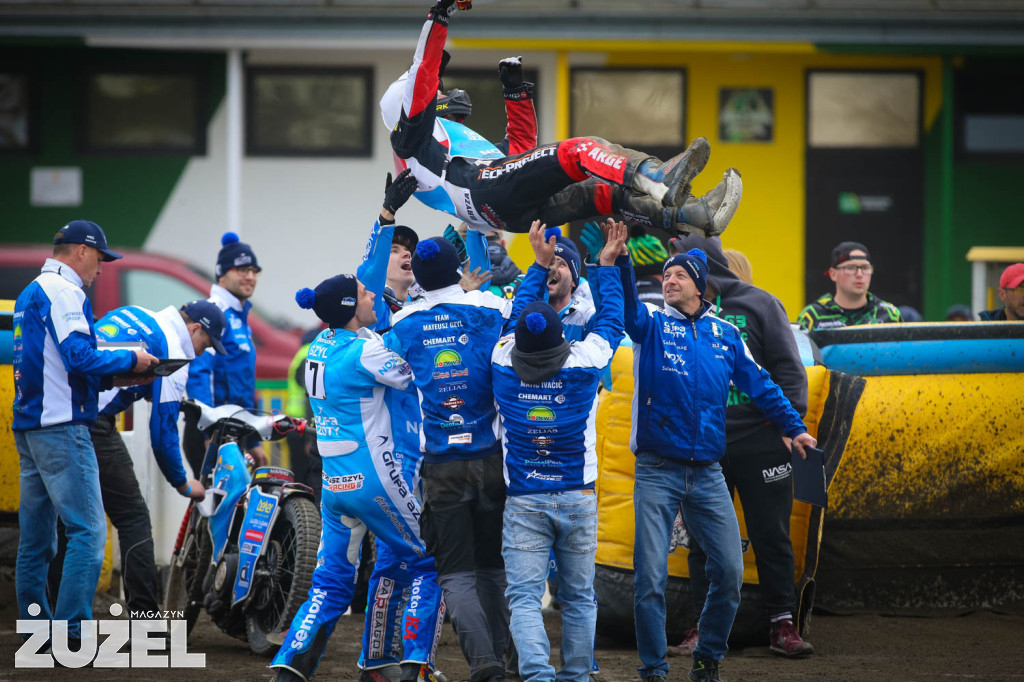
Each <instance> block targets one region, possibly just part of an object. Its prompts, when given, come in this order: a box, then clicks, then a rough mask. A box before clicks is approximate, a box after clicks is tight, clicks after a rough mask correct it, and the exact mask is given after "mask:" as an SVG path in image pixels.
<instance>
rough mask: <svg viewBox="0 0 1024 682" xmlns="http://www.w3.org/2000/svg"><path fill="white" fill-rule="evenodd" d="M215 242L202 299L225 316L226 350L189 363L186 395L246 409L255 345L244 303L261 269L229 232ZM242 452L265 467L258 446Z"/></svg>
mask: <svg viewBox="0 0 1024 682" xmlns="http://www.w3.org/2000/svg"><path fill="white" fill-rule="evenodd" d="M220 241H221V250H220V252H219V253H218V254H217V268H216V271H215V276H216V277H217V283H216V284H214V285H213V286H211V287H210V298H209V299H208V300H209V301H210V302H211V303H213V304H214V305H216V306H217V307H218V308H220V309H221V310H222V311H224V317H225V318H227V323H228V324H227V329H226V330H225V333H224V337H223V338H222V339H221V341H222V342H223V343H224V348H225V350H226V351H227V352H226V353H225V354H223V355H221V354H217V353H213V352H212V351H211V352H207V353H205V354H204V355H200V356H199V357H197V358H196V359H195V360H194V361H193V362H192V365H191V367H189V372H188V387H187V391H188V397H189V398H193V399H195V400H198V401H199V402H201V403H205V404H206V405H211V406H214V407H216V406H218V405H239V406H241V407H246V408H249V409H252V408H254V407H256V345H255V344H254V343H253V340H252V331H251V330H250V329H249V311H250V310H251V309H252V303H251V302H250V301H249V299H250V298H251V297H252V294H253V292H254V291H255V290H256V283H257V282H258V281H259V277H260V273H261V272H263V268H261V267H260V264H259V262H258V261H257V260H256V254H255V253H253V250H252V248H251V247H250V246H249V245H248V244H246V243H244V242H241V241H239V240H238V235H237V234H235V233H234V232H225V233H224V236H223V237H221V240H220ZM248 451H249V454H250V455H252V456H253V459H255V460H256V465H257V466H262V465H264V464H266V463H267V458H266V455H265V454H264V452H263V446H262V445H260V444H259V443H257V444H255V445H254V446H253V447H251V448H249V449H248ZM196 455H197V453H196V452H190V453H189V461H190V463H191V464H192V465H193V469H196V468H197V467H198V464H199V463H198V462H196V461H195V460H196ZM200 461H201V458H200ZM197 473H198V472H197Z"/></svg>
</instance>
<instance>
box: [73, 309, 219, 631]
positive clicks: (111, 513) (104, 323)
mask: <svg viewBox="0 0 1024 682" xmlns="http://www.w3.org/2000/svg"><path fill="white" fill-rule="evenodd" d="M225 324H226V322H225V318H224V313H222V312H221V310H220V308H218V307H217V306H216V305H214V304H213V303H210V302H209V301H192V302H191V303H186V304H185V305H183V306H182V307H181V308H180V309H176V308H175V307H174V306H168V307H166V308H164V309H163V310H160V311H157V312H153V311H151V310H146V309H145V308H140V307H138V306H124V307H123V308H116V309H114V310H112V311H110V312H109V313H107V314H106V315H105V316H104V317H103V318H102V319H100V320H99V321H98V322H97V323H96V331H97V335H98V338H99V340H100V341H106V342H109V343H139V342H141V343H143V344H144V345H145V347H147V348H148V349H149V350H150V352H152V353H154V354H156V355H157V356H158V357H161V358H166V359H184V360H193V359H194V358H197V357H199V356H201V355H202V354H203V352H204V351H206V349H207V348H212V349H214V351H216V352H217V353H218V354H221V355H223V354H224V344H223V343H221V340H220V339H221V336H222V335H223V333H224V327H225ZM188 373H189V366H188V365H186V366H184V367H182V368H181V369H179V370H177V371H176V372H173V373H172V374H170V375H169V376H157V377H156V379H155V380H154V381H153V383H152V384H148V385H145V386H137V387H131V388H121V389H114V390H110V391H104V392H103V393H101V394H100V397H99V417H98V418H97V420H96V423H95V425H93V427H92V432H91V436H92V444H93V447H94V448H95V449H96V461H97V463H98V465H99V474H100V491H101V492H102V495H103V509H104V511H106V513H107V516H108V517H110V522H111V523H112V524H114V528H116V529H117V539H118V543H119V545H120V548H121V582H122V584H123V585H124V593H125V602H127V605H128V613H129V615H130V616H131V617H132V618H153V617H154V615H153V614H155V613H156V612H157V611H158V610H159V605H158V603H157V595H158V593H159V589H158V586H157V585H158V583H157V571H156V562H155V558H154V554H153V529H152V526H151V524H150V518H149V509H148V507H147V506H146V501H145V500H144V499H143V497H142V493H141V491H140V489H139V482H138V479H137V478H136V477H135V470H134V468H133V466H132V459H131V455H130V454H129V452H128V448H127V447H125V444H124V441H123V440H122V439H121V435H120V434H119V433H118V432H117V426H116V423H115V421H116V417H117V415H118V414H120V413H121V412H123V411H124V410H125V409H127V408H129V407H130V406H131V405H132V403H134V402H135V401H137V400H140V399H145V400H148V401H149V402H150V403H152V408H151V410H150V417H149V436H150V441H151V443H152V446H153V456H154V457H155V458H156V462H157V465H159V467H160V471H161V472H162V473H163V475H164V478H166V479H167V482H168V483H170V485H171V487H172V488H174V489H175V490H176V491H178V493H179V494H180V495H183V496H185V497H190V498H192V499H196V500H201V499H203V497H204V495H205V490H204V489H203V486H202V484H201V483H200V482H199V481H198V480H196V479H195V478H192V479H190V478H189V477H188V476H187V474H186V471H185V467H184V466H183V465H182V457H181V448H180V446H179V444H178V413H179V411H180V407H181V401H182V399H183V398H184V395H185V383H186V381H187V380H188Z"/></svg>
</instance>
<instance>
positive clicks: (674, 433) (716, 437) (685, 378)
mask: <svg viewBox="0 0 1024 682" xmlns="http://www.w3.org/2000/svg"><path fill="white" fill-rule="evenodd" d="M624 273H625V274H626V279H627V280H628V282H629V287H628V290H627V291H626V292H625V316H626V317H625V323H626V333H627V334H629V337H630V338H631V339H632V340H633V375H634V381H635V389H634V393H633V428H632V432H631V433H630V439H629V441H630V442H629V446H630V448H631V449H632V450H633V452H634V453H636V452H639V451H641V450H645V451H652V452H655V453H656V454H658V455H660V456H661V457H666V458H671V459H681V460H687V461H691V462H697V463H709V462H716V461H718V460H719V459H721V458H722V455H724V454H725V408H726V404H727V402H728V399H729V385H730V383H732V384H735V385H736V387H737V388H738V389H740V390H741V391H743V392H744V393H746V394H747V395H749V396H750V397H751V399H752V400H753V401H754V403H755V404H756V405H757V406H758V407H760V408H761V411H762V412H764V414H765V416H766V417H768V419H770V420H771V421H773V422H774V423H775V424H776V425H777V426H779V427H780V428H781V429H782V431H783V433H784V434H785V435H786V436H789V437H790V438H792V437H794V436H798V435H799V434H801V433H803V432H804V431H806V430H807V429H806V427H805V426H804V424H803V422H802V421H801V420H800V415H799V414H797V412H796V410H794V409H793V407H792V406H791V405H790V404H789V401H788V400H786V397H785V396H784V395H783V394H782V390H781V389H780V388H779V387H778V386H777V385H776V384H775V382H773V381H772V380H771V377H770V376H768V372H766V371H765V370H764V369H762V368H761V366H760V365H758V364H757V363H756V362H755V361H754V358H753V357H752V356H751V355H750V351H749V350H748V349H747V346H746V344H744V343H743V339H741V338H740V332H739V330H738V329H737V328H736V327H734V326H733V325H731V324H729V323H728V322H726V321H725V320H721V319H719V318H717V317H715V316H714V315H712V314H711V311H710V306H709V305H708V304H707V303H706V302H704V303H702V304H701V309H700V310H699V311H698V312H697V314H696V315H695V316H694V317H690V316H688V315H684V314H683V313H681V312H679V311H678V310H676V309H675V308H673V307H671V306H668V305H666V306H665V307H664V308H656V307H654V306H653V305H650V304H641V303H640V300H639V298H638V297H637V290H636V276H635V274H634V272H633V269H632V268H629V269H628V270H624ZM602 284H603V283H602ZM601 295H602V296H604V295H605V292H604V289H603V287H602V290H601Z"/></svg>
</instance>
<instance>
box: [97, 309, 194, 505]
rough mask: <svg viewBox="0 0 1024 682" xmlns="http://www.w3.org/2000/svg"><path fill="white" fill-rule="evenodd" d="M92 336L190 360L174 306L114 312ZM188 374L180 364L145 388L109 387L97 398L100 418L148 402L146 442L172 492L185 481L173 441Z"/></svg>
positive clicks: (183, 328)
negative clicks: (177, 368) (139, 344)
mask: <svg viewBox="0 0 1024 682" xmlns="http://www.w3.org/2000/svg"><path fill="white" fill-rule="evenodd" d="M96 334H97V336H98V338H99V339H100V340H101V341H109V342H113V343H137V342H139V341H141V342H142V343H144V344H146V346H145V347H146V350H147V351H149V352H150V353H151V354H153V355H155V356H156V357H158V358H184V359H186V360H192V359H193V358H195V351H194V350H193V347H192V339H191V337H190V336H189V333H188V327H186V326H185V321H184V320H183V319H181V313H180V312H178V309H177V308H175V307H174V306H168V307H167V308H164V309H163V310H161V311H159V312H153V311H151V310H146V309H145V308H140V307H138V306H124V307H123V308H116V309H114V310H111V311H110V312H109V313H107V314H106V315H104V316H103V317H102V318H101V319H100V320H99V321H97V322H96ZM188 370H189V367H188V365H185V366H184V367H182V368H181V369H179V370H178V371H176V372H174V373H173V374H171V375H170V376H166V377H162V376H158V377H157V378H156V380H154V381H153V383H151V384H148V385H146V386H129V387H127V388H115V389H112V390H109V391H104V392H103V393H101V394H100V397H99V409H100V414H102V415H109V416H114V415H116V414H119V413H121V412H123V411H124V410H126V409H128V407H130V406H131V404H132V403H134V402H135V401H136V400H141V399H145V400H148V401H150V402H152V403H153V409H152V410H151V411H150V414H149V439H150V442H151V443H152V445H153V455H154V456H155V457H156V463H157V464H158V465H159V466H160V471H162V472H163V474H164V478H166V479H167V482H168V483H170V484H171V487H173V488H180V487H181V486H183V485H185V484H186V483H188V476H186V474H185V467H183V466H182V463H181V446H180V444H179V442H178V413H179V412H180V411H181V399H182V398H183V397H184V395H185V383H186V382H187V381H188ZM154 398H155V399H154Z"/></svg>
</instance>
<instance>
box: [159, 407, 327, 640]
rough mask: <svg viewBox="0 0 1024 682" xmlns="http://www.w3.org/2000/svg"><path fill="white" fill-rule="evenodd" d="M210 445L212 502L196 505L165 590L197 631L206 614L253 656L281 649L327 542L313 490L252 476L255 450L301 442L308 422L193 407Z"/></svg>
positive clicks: (266, 472) (172, 607) (283, 476)
mask: <svg viewBox="0 0 1024 682" xmlns="http://www.w3.org/2000/svg"><path fill="white" fill-rule="evenodd" d="M182 410H183V411H187V410H191V411H193V412H194V413H195V414H198V422H199V429H200V430H201V431H203V432H204V433H205V434H206V435H207V437H209V438H210V446H209V448H208V449H207V452H206V457H205V460H204V462H203V468H202V472H201V476H200V482H201V483H202V484H203V486H204V487H205V488H206V497H205V498H204V499H203V500H201V501H198V502H197V501H192V502H191V503H190V504H189V507H188V510H187V511H186V512H185V517H184V519H182V522H181V528H180V529H179V531H178V537H177V540H176V541H175V546H174V555H173V557H172V559H171V567H170V573H169V576H168V585H167V590H166V605H165V608H166V609H167V610H168V611H178V612H183V613H184V619H185V620H186V621H187V623H188V630H189V632H191V631H192V628H193V626H194V625H195V623H196V619H197V618H198V617H199V613H200V611H202V610H205V611H206V612H207V613H208V614H209V615H210V618H211V619H212V620H213V622H214V623H215V624H216V625H217V627H219V628H220V629H221V630H223V631H224V632H225V633H226V634H228V635H230V636H232V637H235V638H237V639H240V640H242V641H244V642H248V644H249V648H250V649H251V650H252V651H253V653H255V654H258V655H261V656H267V655H270V654H272V653H274V652H275V651H276V650H277V645H275V644H273V643H272V642H271V641H270V640H269V639H268V636H270V635H273V634H275V633H280V632H282V631H285V630H287V629H288V626H289V625H290V624H291V620H292V618H293V617H294V616H295V613H296V612H297V611H298V609H299V607H300V606H301V605H302V603H303V602H304V601H305V599H306V593H307V592H308V591H309V588H310V585H311V583H312V579H313V569H314V568H315V567H316V553H317V548H318V546H319V543H320V512H319V510H318V509H317V507H316V506H315V504H314V502H313V491H312V490H311V489H310V488H309V487H308V486H306V485H303V484H301V483H296V482H294V479H293V476H292V472H291V471H289V470H287V469H283V468H280V467H272V466H268V467H260V468H258V469H255V471H252V458H251V457H249V456H248V455H247V454H245V453H244V452H243V447H245V445H246V444H247V443H252V442H253V441H254V440H255V439H257V438H258V439H259V440H278V439H280V438H283V437H284V436H285V435H287V434H288V433H291V432H298V433H302V431H303V430H304V429H305V426H306V423H305V420H302V419H292V418H291V417H287V416H285V415H266V414H257V413H254V412H249V411H248V410H246V409H245V408H242V407H238V406H236V405H222V406H220V407H209V406H207V405H204V404H203V403H200V402H197V401H194V400H186V401H184V402H183V403H182Z"/></svg>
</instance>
